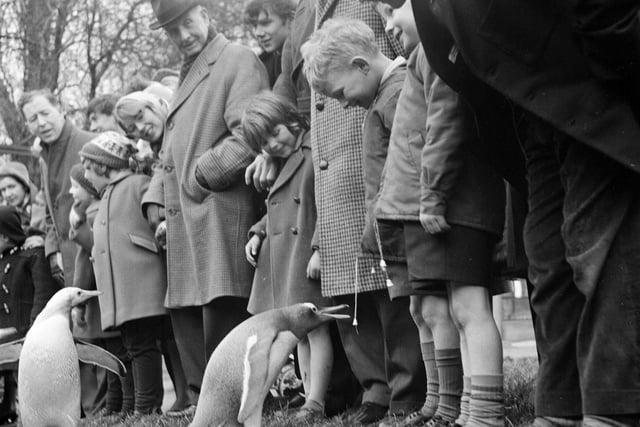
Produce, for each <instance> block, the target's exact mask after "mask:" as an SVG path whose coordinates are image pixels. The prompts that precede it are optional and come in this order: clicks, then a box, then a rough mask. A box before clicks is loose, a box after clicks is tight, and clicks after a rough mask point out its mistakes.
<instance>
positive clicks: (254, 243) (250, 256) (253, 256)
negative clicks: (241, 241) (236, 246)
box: [244, 234, 262, 267]
mask: <svg viewBox="0 0 640 427" xmlns="http://www.w3.org/2000/svg"><path fill="white" fill-rule="evenodd" d="M260 246H262V239H261V238H260V236H258V235H257V234H254V235H253V236H251V239H249V241H248V242H247V244H246V245H245V247H244V254H245V256H246V257H247V261H249V264H251V265H252V266H254V267H255V266H256V263H257V262H258V254H259V253H260Z"/></svg>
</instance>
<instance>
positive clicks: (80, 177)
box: [70, 163, 100, 199]
mask: <svg viewBox="0 0 640 427" xmlns="http://www.w3.org/2000/svg"><path fill="white" fill-rule="evenodd" d="M70 175H71V179H73V180H74V181H75V182H77V183H78V184H80V187H82V188H84V189H85V190H87V192H88V193H89V194H91V195H92V196H93V197H95V198H96V199H99V198H100V195H99V194H98V190H96V189H95V188H94V187H93V185H92V184H91V182H89V180H88V179H87V178H85V177H84V168H83V167H82V165H81V164H80V163H76V164H75V165H73V166H72V167H71V173H70Z"/></svg>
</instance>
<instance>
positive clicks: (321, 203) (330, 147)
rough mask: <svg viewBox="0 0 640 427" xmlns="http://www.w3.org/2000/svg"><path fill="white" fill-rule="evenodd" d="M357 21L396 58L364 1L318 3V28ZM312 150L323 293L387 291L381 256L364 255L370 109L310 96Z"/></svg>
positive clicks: (393, 47)
mask: <svg viewBox="0 0 640 427" xmlns="http://www.w3.org/2000/svg"><path fill="white" fill-rule="evenodd" d="M338 17H344V18H354V19H359V20H361V21H363V22H365V23H366V24H367V25H369V26H370V27H371V28H372V29H373V30H374V33H375V34H376V42H377V44H378V47H379V48H380V50H381V52H382V53H383V54H385V55H387V56H389V57H391V58H395V57H396V56H398V55H400V54H402V49H401V47H400V46H399V45H398V44H397V43H395V40H391V39H390V38H389V36H388V35H387V33H386V32H385V31H384V25H383V22H382V18H381V17H380V15H378V13H377V12H376V11H375V10H374V9H373V7H372V6H371V4H369V3H365V2H361V1H360V0H326V1H318V2H317V9H316V28H319V27H320V26H322V23H323V22H324V21H326V20H327V19H329V18H338ZM311 107H312V108H311V124H312V125H311V147H312V153H313V164H314V173H315V182H316V209H317V210H318V222H317V225H316V234H317V235H318V245H319V247H320V259H321V265H322V276H321V277H322V279H321V280H322V294H323V295H324V296H335V295H348V294H353V293H354V292H356V287H355V286H354V283H355V282H356V266H357V269H358V273H357V277H358V283H357V285H358V287H357V291H358V292H365V291H371V290H376V289H386V281H385V276H384V274H383V273H382V271H381V270H380V266H379V262H378V260H377V257H375V256H373V255H371V254H363V253H362V250H361V240H362V236H363V229H364V222H365V197H364V194H365V191H364V178H363V169H362V124H363V120H364V116H365V110H364V109H362V108H360V107H355V108H348V109H346V110H345V109H344V108H342V106H341V105H340V103H339V102H338V101H336V100H334V99H331V98H327V97H325V96H323V95H321V94H320V93H318V92H316V91H314V90H312V91H311Z"/></svg>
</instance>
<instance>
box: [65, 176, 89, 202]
mask: <svg viewBox="0 0 640 427" xmlns="http://www.w3.org/2000/svg"><path fill="white" fill-rule="evenodd" d="M69 194H71V197H73V201H74V202H76V203H80V204H89V203H91V201H92V199H93V197H92V196H91V194H90V193H89V192H88V191H87V190H85V189H84V187H82V186H81V185H80V184H78V181H76V180H75V179H73V178H71V188H69Z"/></svg>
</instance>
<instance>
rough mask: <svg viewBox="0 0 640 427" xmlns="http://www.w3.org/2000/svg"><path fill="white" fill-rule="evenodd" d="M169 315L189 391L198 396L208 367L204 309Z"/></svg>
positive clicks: (175, 312)
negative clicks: (203, 322)
mask: <svg viewBox="0 0 640 427" xmlns="http://www.w3.org/2000/svg"><path fill="white" fill-rule="evenodd" d="M169 315H170V316H171V325H172V327H173V333H174V337H175V340H176V346H177V347H178V353H179V354H180V360H181V361H182V368H183V369H184V375H185V378H186V379H187V384H188V386H189V390H190V391H191V392H192V393H193V394H194V396H198V395H199V394H200V387H201V386H202V376H203V375H204V369H205V367H206V360H205V351H204V329H203V324H202V308H201V307H184V308H177V309H170V310H169ZM195 399H196V400H197V397H195Z"/></svg>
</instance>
